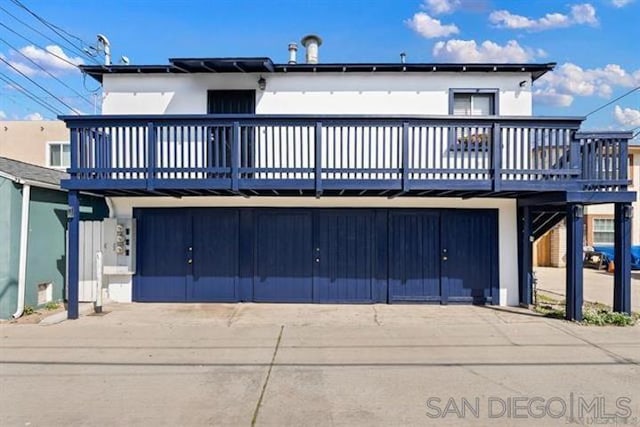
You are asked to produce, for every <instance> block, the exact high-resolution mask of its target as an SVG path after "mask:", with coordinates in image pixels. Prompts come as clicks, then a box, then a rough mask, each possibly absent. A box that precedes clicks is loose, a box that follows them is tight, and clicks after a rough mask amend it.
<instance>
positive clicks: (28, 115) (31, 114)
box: [22, 113, 44, 120]
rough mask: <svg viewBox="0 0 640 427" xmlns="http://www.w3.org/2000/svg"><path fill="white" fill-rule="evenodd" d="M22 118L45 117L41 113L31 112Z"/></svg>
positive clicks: (41, 118)
mask: <svg viewBox="0 0 640 427" xmlns="http://www.w3.org/2000/svg"><path fill="white" fill-rule="evenodd" d="M22 120H44V117H42V114H40V113H29V114H27V115H26V116H24V117H23V118H22Z"/></svg>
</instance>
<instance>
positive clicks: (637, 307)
mask: <svg viewBox="0 0 640 427" xmlns="http://www.w3.org/2000/svg"><path fill="white" fill-rule="evenodd" d="M534 270H535V272H536V277H537V278H538V289H539V290H542V291H547V292H549V293H550V294H552V295H556V296H561V297H563V298H564V295H565V283H566V282H565V275H566V270H565V269H564V268H553V267H535V268H534ZM584 299H585V301H590V302H601V303H604V304H607V305H609V306H611V305H613V274H611V273H607V272H606V271H598V270H595V269H592V268H585V269H584ZM631 309H632V310H633V311H636V312H640V271H634V272H632V273H631Z"/></svg>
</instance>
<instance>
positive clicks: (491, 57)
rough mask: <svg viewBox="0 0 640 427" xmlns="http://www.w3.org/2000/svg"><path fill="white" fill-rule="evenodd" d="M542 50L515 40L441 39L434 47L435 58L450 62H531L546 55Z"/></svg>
mask: <svg viewBox="0 0 640 427" xmlns="http://www.w3.org/2000/svg"><path fill="white" fill-rule="evenodd" d="M544 55H546V53H545V52H544V51H543V50H541V49H537V50H532V49H529V48H526V47H522V46H520V45H519V44H518V42H517V41H515V40H510V41H508V42H507V43H506V44H505V45H500V44H498V43H495V42H492V41H490V40H486V41H484V42H482V44H480V45H478V44H477V43H476V41H475V40H455V39H454V40H447V41H446V42H443V41H440V42H438V43H436V44H435V46H434V47H433V56H434V57H435V58H438V59H441V60H444V61H450V62H497V63H505V62H530V61H532V60H533V59H535V58H536V57H540V56H544Z"/></svg>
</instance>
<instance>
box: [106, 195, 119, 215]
mask: <svg viewBox="0 0 640 427" xmlns="http://www.w3.org/2000/svg"><path fill="white" fill-rule="evenodd" d="M104 201H105V203H106V204H107V209H109V218H115V217H116V211H115V208H114V207H113V202H112V201H111V197H105V198H104Z"/></svg>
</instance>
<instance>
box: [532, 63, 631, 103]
mask: <svg viewBox="0 0 640 427" xmlns="http://www.w3.org/2000/svg"><path fill="white" fill-rule="evenodd" d="M637 85H640V70H637V71H635V72H628V71H626V70H624V69H623V68H622V67H621V66H620V65H617V64H608V65H606V66H605V67H603V68H591V69H583V68H582V67H580V66H578V65H576V64H572V63H570V62H567V63H564V64H562V65H560V66H558V67H557V68H556V70H555V71H552V72H550V73H547V74H545V75H544V76H542V77H541V78H540V79H538V81H536V86H537V90H536V91H534V95H535V96H536V100H538V101H540V102H543V103H550V104H552V105H559V106H569V105H571V103H572V102H573V98H574V97H575V96H600V97H602V98H609V97H611V94H612V93H613V90H614V88H616V87H623V88H628V87H634V86H637ZM560 96H562V99H560V98H559V97H560Z"/></svg>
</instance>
